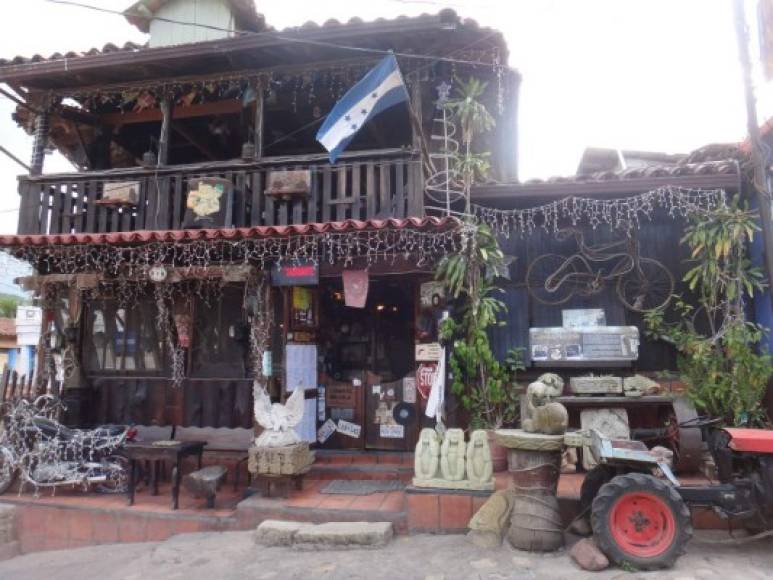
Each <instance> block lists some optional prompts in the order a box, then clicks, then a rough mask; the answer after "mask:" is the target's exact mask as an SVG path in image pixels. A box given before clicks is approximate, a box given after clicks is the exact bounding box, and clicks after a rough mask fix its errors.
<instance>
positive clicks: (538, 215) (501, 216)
mask: <svg viewBox="0 0 773 580" xmlns="http://www.w3.org/2000/svg"><path fill="white" fill-rule="evenodd" d="M726 204H727V194H726V193H725V191H724V190H723V189H693V188H686V187H674V186H670V185H668V186H663V187H658V188H657V189H653V190H651V191H647V192H645V193H641V194H638V195H634V196H631V197H624V198H616V199H591V198H586V197H566V198H563V199H559V200H556V201H551V202H549V203H546V204H543V205H540V206H536V207H531V208H525V209H506V210H505V209H497V208H491V207H486V206H482V205H477V204H473V205H472V215H473V217H474V218H475V220H476V221H478V222H481V223H485V224H487V225H488V226H489V227H491V229H492V230H493V231H495V232H496V233H498V234H499V235H502V236H505V237H510V235H511V234H513V233H518V234H520V235H521V236H523V235H526V234H530V233H532V232H534V231H535V230H537V229H542V230H544V231H547V232H553V233H556V232H558V230H559V229H560V228H561V226H562V224H565V223H567V222H569V223H571V224H572V226H578V225H582V224H583V223H584V224H587V225H589V226H590V227H592V228H593V229H594V230H595V229H596V228H598V227H599V226H602V225H606V226H609V227H610V228H612V229H615V230H621V231H625V232H627V233H628V234H630V233H631V232H632V231H633V230H634V228H637V229H638V228H639V227H641V222H642V220H647V221H650V220H651V219H652V217H653V213H654V212H655V210H656V209H664V210H665V211H666V212H667V213H668V215H669V216H670V217H672V218H674V219H677V218H681V219H685V218H689V217H690V216H692V215H699V214H706V213H709V212H712V211H715V210H716V209H718V208H720V207H723V206H725V205H726Z"/></svg>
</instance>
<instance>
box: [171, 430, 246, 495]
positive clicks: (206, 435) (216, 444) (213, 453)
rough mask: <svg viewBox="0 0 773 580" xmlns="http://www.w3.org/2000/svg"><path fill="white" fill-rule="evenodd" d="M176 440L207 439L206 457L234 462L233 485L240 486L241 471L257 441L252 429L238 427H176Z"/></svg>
mask: <svg viewBox="0 0 773 580" xmlns="http://www.w3.org/2000/svg"><path fill="white" fill-rule="evenodd" d="M174 439H175V441H206V442H207V446H206V447H205V448H204V457H205V459H206V458H208V457H209V458H214V459H215V460H217V461H226V462H232V463H234V480H233V487H234V489H236V488H237V487H238V486H239V471H240V469H241V468H242V465H244V464H246V463H247V457H248V455H247V451H248V450H249V448H250V447H252V445H253V443H254V441H255V433H254V432H253V430H252V429H245V428H243V427H238V428H234V429H229V428H227V427H219V428H215V427H179V426H178V427H175V429H174ZM247 483H248V485H249V483H250V473H249V471H248V472H247Z"/></svg>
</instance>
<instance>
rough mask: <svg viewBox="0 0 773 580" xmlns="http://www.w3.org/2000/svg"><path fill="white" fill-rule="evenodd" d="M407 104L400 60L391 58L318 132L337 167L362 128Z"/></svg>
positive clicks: (335, 109) (345, 99) (338, 105)
mask: <svg viewBox="0 0 773 580" xmlns="http://www.w3.org/2000/svg"><path fill="white" fill-rule="evenodd" d="M407 100H408V89H406V88H405V82H404V81H403V75H402V74H401V73H400V67H399V66H398V65H397V59H396V58H395V57H394V55H392V54H390V55H389V56H387V57H386V58H385V59H384V60H382V61H381V62H380V63H379V64H378V66H376V68H374V69H373V70H371V71H370V72H369V73H368V74H366V75H365V76H364V77H363V79H362V80H361V81H360V82H358V83H357V84H356V85H354V86H353V87H352V88H351V89H349V91H348V92H347V93H346V94H345V95H344V96H343V98H342V99H341V100H340V101H338V102H337V103H336V106H335V107H333V110H332V111H330V114H329V115H328V116H327V119H325V122H324V123H323V125H322V127H320V129H319V131H318V132H317V141H319V142H320V143H322V146H323V147H324V148H325V149H327V150H328V151H329V152H330V162H331V163H335V162H336V160H337V159H338V156H339V155H340V154H341V152H342V151H343V150H344V149H346V147H347V146H348V145H349V143H350V142H351V140H352V139H354V136H355V135H356V134H357V131H359V130H360V129H361V128H362V126H363V125H364V124H365V123H367V122H368V121H369V120H370V119H371V118H372V117H375V116H376V115H378V114H379V113H381V112H382V111H384V110H386V109H388V108H390V107H394V106H395V105H397V104H399V103H402V102H403V101H407Z"/></svg>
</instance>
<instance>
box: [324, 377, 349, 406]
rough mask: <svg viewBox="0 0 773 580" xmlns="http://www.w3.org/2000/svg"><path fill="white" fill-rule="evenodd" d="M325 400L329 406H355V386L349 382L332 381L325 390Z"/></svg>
mask: <svg viewBox="0 0 773 580" xmlns="http://www.w3.org/2000/svg"><path fill="white" fill-rule="evenodd" d="M325 402H326V403H327V406H328V407H336V408H344V409H352V408H354V405H355V398H354V387H352V385H351V384H349V383H332V384H330V385H328V386H327V391H326V392H325Z"/></svg>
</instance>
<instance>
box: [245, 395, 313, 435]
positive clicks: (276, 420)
mask: <svg viewBox="0 0 773 580" xmlns="http://www.w3.org/2000/svg"><path fill="white" fill-rule="evenodd" d="M254 396H255V406H254V411H255V420H256V421H257V422H258V424H259V425H260V426H261V427H263V429H264V431H263V433H261V434H260V436H259V437H258V438H257V439H256V440H255V446H256V447H285V446H287V445H293V444H295V443H300V441H301V439H300V437H298V434H297V433H296V432H295V429H293V427H295V426H296V425H297V424H298V423H300V422H301V419H303V411H304V405H305V402H304V398H305V394H304V392H303V389H296V390H295V391H293V394H292V395H290V397H289V398H288V399H287V402H286V403H285V404H284V405H281V404H279V403H274V404H271V398H270V397H269V396H268V393H267V392H266V391H265V389H263V388H262V387H260V386H258V385H257V384H256V385H255V389H254Z"/></svg>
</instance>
